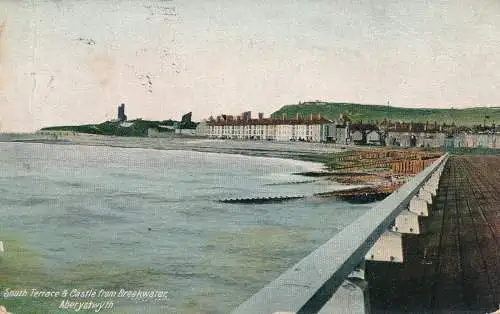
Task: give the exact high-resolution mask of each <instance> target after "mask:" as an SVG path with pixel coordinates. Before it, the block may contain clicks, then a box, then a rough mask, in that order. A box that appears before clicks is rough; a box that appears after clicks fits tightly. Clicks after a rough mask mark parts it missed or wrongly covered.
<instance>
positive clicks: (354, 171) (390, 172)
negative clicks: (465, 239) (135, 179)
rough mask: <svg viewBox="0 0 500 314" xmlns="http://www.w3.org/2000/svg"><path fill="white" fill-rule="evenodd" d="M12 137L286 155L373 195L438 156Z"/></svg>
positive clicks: (308, 172)
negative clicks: (364, 187)
mask: <svg viewBox="0 0 500 314" xmlns="http://www.w3.org/2000/svg"><path fill="white" fill-rule="evenodd" d="M10 142H14V141H10ZM16 142H18V143H19V142H25V143H26V142H28V143H45V144H52V145H60V144H66V145H68V144H69V145H80V146H107V147H115V148H136V149H154V150H174V151H185V152H199V153H212V154H226V155H239V156H245V157H259V158H273V159H281V160H289V161H295V162H298V164H297V165H298V166H299V167H300V168H302V169H301V170H299V171H294V172H292V173H291V175H298V176H302V177H303V178H307V177H308V178H309V180H311V179H314V181H315V182H320V183H327V184H328V183H333V182H335V183H337V184H341V185H345V186H355V185H364V186H367V187H370V188H371V191H369V193H372V194H373V195H387V194H390V193H392V192H393V191H395V190H396V189H397V188H398V187H399V186H400V185H401V184H404V183H405V182H406V181H407V180H408V179H409V178H411V177H412V176H413V175H415V174H416V173H418V172H420V171H421V170H422V169H423V168H425V165H426V164H427V160H426V159H428V158H437V157H436V156H429V153H426V152H423V151H413V150H412V151H408V150H401V149H399V150H397V149H387V148H385V149H384V147H375V148H367V147H360V148H358V147H349V149H345V148H342V147H340V148H339V147H337V146H335V145H328V144H326V145H325V144H322V143H299V144H296V143H287V142H279V143H274V142H268V141H233V140H225V141H221V140H211V139H193V138H184V139H176V140H171V139H167V140H166V139H161V138H160V139H158V138H127V137H125V138H124V137H110V136H82V135H68V136H64V137H61V138H60V139H58V140H57V141H50V142H47V141H46V140H35V141H33V140H30V141H16ZM414 161H415V162H414ZM304 180H306V179H304ZM332 192H333V191H332ZM351 192H352V195H350V196H349V197H351V198H352V197H354V198H355V197H357V196H359V197H362V196H366V193H364V192H363V193H362V192H361V191H358V192H359V193H358V192H357V191H356V190H355V189H354V188H353V189H352V191H351ZM365 192H366V191H365ZM358 194H359V195H358ZM356 195H357V196H356ZM346 197H347V196H346Z"/></svg>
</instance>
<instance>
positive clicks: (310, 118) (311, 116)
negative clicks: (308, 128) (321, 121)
mask: <svg viewBox="0 0 500 314" xmlns="http://www.w3.org/2000/svg"><path fill="white" fill-rule="evenodd" d="M312 119H313V114H312V113H311V115H310V117H309V120H311V121H312Z"/></svg>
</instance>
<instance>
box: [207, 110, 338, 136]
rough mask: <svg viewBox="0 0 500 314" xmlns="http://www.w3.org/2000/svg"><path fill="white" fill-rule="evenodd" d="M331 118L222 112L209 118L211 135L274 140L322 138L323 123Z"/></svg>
mask: <svg viewBox="0 0 500 314" xmlns="http://www.w3.org/2000/svg"><path fill="white" fill-rule="evenodd" d="M329 122H330V121H329V120H327V119H325V118H322V117H321V116H313V115H310V116H309V119H303V118H300V117H297V118H296V119H286V118H284V117H283V118H281V119H276V118H264V117H263V114H259V118H258V119H251V118H250V117H247V119H246V120H243V119H242V118H241V117H236V119H234V118H233V117H232V116H219V117H217V120H211V121H208V122H207V125H208V136H209V137H210V138H220V139H254V140H275V141H308V142H320V141H322V137H323V128H322V125H323V124H326V123H329Z"/></svg>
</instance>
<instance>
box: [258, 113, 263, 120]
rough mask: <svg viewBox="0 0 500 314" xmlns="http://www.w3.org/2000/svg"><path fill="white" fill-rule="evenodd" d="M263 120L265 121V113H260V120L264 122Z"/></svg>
mask: <svg viewBox="0 0 500 314" xmlns="http://www.w3.org/2000/svg"><path fill="white" fill-rule="evenodd" d="M262 119H264V113H262V112H259V120H262Z"/></svg>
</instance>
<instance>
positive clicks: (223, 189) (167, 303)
mask: <svg viewBox="0 0 500 314" xmlns="http://www.w3.org/2000/svg"><path fill="white" fill-rule="evenodd" d="M321 167H322V165H320V164H317V163H311V162H303V161H296V160H290V159H278V158H268V157H265V158H264V157H253V156H243V155H235V154H219V153H204V152H193V151H183V150H155V149H141V148H117V147H106V146H82V145H54V144H41V143H12V142H3V143H0V217H1V219H0V240H1V241H3V243H4V252H3V253H0V290H1V293H2V294H1V295H0V305H4V306H6V307H7V309H8V310H9V311H10V312H12V313H68V312H75V311H76V309H77V307H78V306H80V307H81V308H80V310H79V311H80V312H88V313H90V312H96V311H97V310H99V311H100V312H101V313H199V314H203V313H229V312H231V310H232V309H234V308H235V307H237V306H238V305H239V304H240V303H242V302H243V301H244V300H246V299H247V298H249V297H250V296H252V295H253V294H254V293H256V292H257V291H258V290H260V289H261V288H262V287H264V286H265V285H266V284H268V283H269V282H270V281H272V280H273V279H274V278H276V277H278V276H279V275H280V274H281V273H282V272H283V271H285V270H286V269H287V268H289V267H291V266H293V265H294V264H295V263H297V262H299V261H300V260H301V259H302V258H303V257H305V256H307V255H308V254H309V253H311V252H312V251H313V250H315V249H316V248H317V247H319V246H320V245H321V244H323V243H325V242H326V241H327V240H328V239H330V238H331V237H332V236H334V235H335V234H336V233H338V232H339V231H340V230H342V229H343V228H344V227H346V226H347V225H348V224H350V223H351V222H353V221H354V220H355V219H357V218H358V217H360V216H361V215H363V214H364V213H365V212H366V211H367V210H368V209H369V208H371V207H372V206H373V204H365V205H359V204H358V205H354V204H349V203H346V202H341V201H331V200H325V199H317V198H314V197H307V198H305V199H300V200H295V201H287V202H282V203H274V204H227V203H221V202H218V201H219V200H221V199H226V198H238V197H258V196H284V195H287V196H292V195H312V194H313V193H317V192H324V191H330V190H335V189H342V188H346V186H345V185H341V184H337V183H334V182H321V181H319V182H318V181H316V182H310V181H311V178H308V177H303V176H300V175H296V174H294V173H297V172H302V171H311V170H318V169H321ZM296 181H309V183H304V184H287V183H288V182H296ZM16 291H17V295H16ZM137 291H139V292H140V294H139V293H138V292H137ZM25 292H26V295H24V293H25ZM134 292H135V294H134ZM144 292H147V293H144ZM138 294H139V295H138ZM65 302H66V303H65ZM70 302H73V303H70ZM85 302H87V303H85ZM91 302H93V305H92V306H94V308H90V306H91V305H90V304H91ZM83 304H87V305H86V306H87V307H89V308H85V307H84V305H83ZM96 304H101V308H100V309H99V308H97V306H98V305H96ZM71 306H74V308H71Z"/></svg>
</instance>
